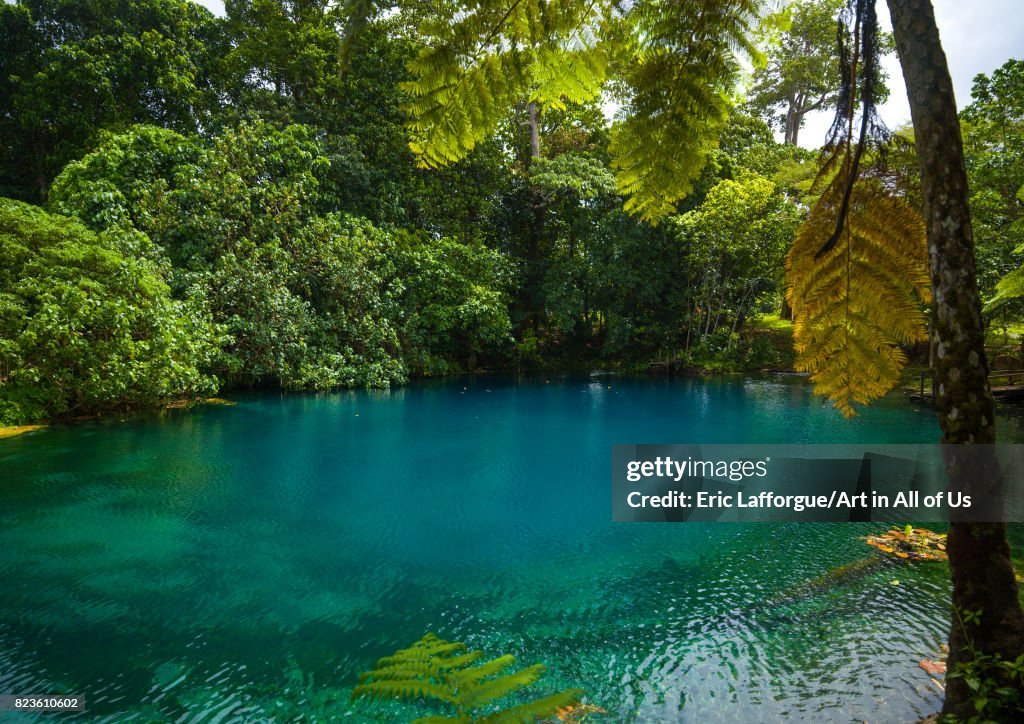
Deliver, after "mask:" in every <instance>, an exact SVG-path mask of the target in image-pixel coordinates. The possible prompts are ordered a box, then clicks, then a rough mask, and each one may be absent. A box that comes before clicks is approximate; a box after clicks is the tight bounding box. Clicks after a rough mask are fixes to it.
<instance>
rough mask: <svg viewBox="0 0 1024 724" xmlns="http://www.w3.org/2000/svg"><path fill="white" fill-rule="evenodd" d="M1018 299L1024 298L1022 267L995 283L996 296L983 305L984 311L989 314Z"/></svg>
mask: <svg viewBox="0 0 1024 724" xmlns="http://www.w3.org/2000/svg"><path fill="white" fill-rule="evenodd" d="M1020 297H1024V267H1018V268H1016V269H1014V270H1013V271H1012V272H1010V273H1009V274H1007V275H1006V276H1004V277H1003V278H1002V279H1000V280H999V281H998V282H996V295H995V296H994V297H992V298H991V299H990V300H988V303H987V304H985V311H986V312H991V311H992V310H994V309H998V308H999V307H1001V306H1002V305H1003V304H1006V302H1009V301H1011V300H1013V299H1018V298H1020Z"/></svg>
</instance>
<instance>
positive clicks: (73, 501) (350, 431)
mask: <svg viewBox="0 0 1024 724" xmlns="http://www.w3.org/2000/svg"><path fill="white" fill-rule="evenodd" d="M236 399H237V400H238V404H237V405H235V406H232V407H226V406H212V405H211V406H204V407H200V408H197V409H195V410H191V411H168V412H166V413H162V414H159V415H156V414H154V415H143V416H138V417H132V418H128V419H125V420H123V421H122V420H120V419H117V418H113V419H107V420H103V421H101V422H95V423H89V424H81V425H74V426H68V427H54V428H49V429H46V430H42V431H40V432H37V433H31V434H27V435H23V436H21V437H17V438H12V439H10V440H6V441H3V442H2V443H0V481H2V482H0V581H2V585H0V693H11V694H29V693H34V694H43V693H59V694H82V695H84V696H85V697H86V701H87V711H86V712H85V713H83V714H81V715H78V717H66V716H62V717H61V718H62V719H63V718H80V719H82V720H90V721H92V720H99V721H111V722H114V721H116V722H122V721H140V722H141V721H182V722H185V721H188V722H228V721H269V720H276V721H338V720H341V721H353V722H360V721H409V720H411V719H413V718H415V717H416V716H419V715H423V714H425V713H427V712H426V711H425V710H424V709H422V708H419V707H417V706H415V705H400V706H390V705H389V706H384V705H369V704H367V703H364V702H357V703H355V704H352V703H350V702H349V695H350V693H351V687H352V686H353V685H354V683H355V682H356V679H357V677H358V674H359V672H361V671H364V670H366V669H368V668H370V667H372V665H373V663H374V662H375V661H376V659H378V658H379V657H381V656H384V655H386V654H389V653H391V652H393V651H394V650H396V649H398V648H402V647H404V646H407V645H409V644H411V643H412V642H414V641H416V640H417V639H419V638H420V637H421V636H422V635H423V634H424V633H426V632H428V631H431V632H433V633H435V634H437V635H439V636H441V637H443V638H447V639H450V640H455V641H464V642H466V643H467V644H469V645H470V646H472V647H475V648H481V649H483V650H484V651H485V652H486V653H488V654H490V655H492V656H497V655H499V654H502V653H506V652H507V653H512V654H514V655H515V656H516V657H517V659H518V660H519V662H520V663H521V664H529V663H535V662H540V663H544V664H545V665H546V666H547V667H548V669H549V671H548V675H547V676H546V677H545V678H544V679H543V680H542V681H541V683H540V684H538V685H537V686H536V687H535V688H536V692H537V694H543V693H547V692H550V691H553V690H554V689H555V688H561V687H569V686H572V687H579V688H582V689H584V690H586V691H587V694H588V698H587V700H588V701H589V702H591V703H594V704H596V705H598V706H600V707H602V708H604V709H607V710H608V711H609V712H610V713H611V715H610V716H609V717H608V718H607V719H604V720H607V721H641V722H646V721H681V722H682V721H685V722H689V721H693V722H707V721H727V722H733V721H762V722H764V721H782V720H806V721H851V720H856V721H860V720H868V721H871V722H890V721H891V722H901V721H913V720H914V719H915V718H917V717H920V716H923V715H926V714H928V713H930V712H933V711H935V710H937V709H938V707H939V705H940V703H941V694H940V692H939V691H938V689H937V687H936V686H935V685H934V684H933V683H932V682H931V681H930V680H929V677H928V675H927V674H925V672H924V671H922V670H921V669H920V668H919V667H918V661H920V660H921V659H923V658H934V657H935V656H936V655H937V651H938V647H939V644H940V643H941V642H942V641H944V639H945V635H946V628H947V621H948V614H949V607H948V606H949V604H948V598H949V580H948V572H947V570H946V568H945V566H944V564H929V563H925V564H917V565H913V566H911V565H904V566H891V567H886V568H881V569H875V570H873V571H871V572H869V573H868V574H866V575H863V576H858V577H853V578H850V579H848V580H840V581H838V582H837V583H836V584H835V585H827V586H811V587H808V586H807V585H805V584H806V583H807V582H808V581H813V580H814V579H816V578H817V577H819V576H822V575H823V574H825V573H826V572H827V571H829V570H830V569H832V568H834V567H836V566H840V565H843V564H847V563H851V562H854V561H857V560H860V559H862V558H865V557H867V556H869V555H871V549H869V548H868V547H867V546H866V545H865V544H864V542H863V541H862V540H861V539H860V537H861V536H864V535H866V534H867V533H871V532H876V531H878V530H881V529H884V527H885V526H880V525H878V524H771V525H770V524H747V525H741V524H697V523H689V524H613V523H612V522H611V447H612V445H613V444H620V443H729V442H744V443H758V442H764V443H782V442H823V443H824V442H830V443H841V442H869V443H902V442H931V441H935V440H937V437H938V427H937V423H936V420H935V417H934V414H933V413H932V412H931V411H930V410H928V409H924V410H920V409H917V408H914V407H911V406H910V405H909V404H908V403H907V402H906V401H905V400H903V399H900V398H897V399H892V400H887V401H882V402H881V403H880V404H878V405H876V406H875V407H873V408H870V409H868V410H867V411H866V412H865V414H864V415H863V416H862V417H860V418H857V419H855V420H853V421H845V420H843V419H842V418H840V417H839V416H838V415H837V414H836V413H834V412H833V411H831V410H830V409H829V408H828V407H826V406H823V405H822V402H821V400H820V399H818V398H815V397H814V396H813V395H812V394H811V390H810V387H809V386H808V385H807V384H806V382H805V381H804V380H803V379H800V378H796V377H785V376H779V377H765V378H754V379H750V378H746V379H739V378H736V379H721V380H718V379H716V380H699V379H667V380H666V379H658V380H654V379H647V378H638V379H632V378H623V377H613V376H596V375H595V376H591V377H581V378H564V379H557V380H555V379H552V380H550V381H545V380H543V379H540V380H530V381H521V380H515V379H506V378H476V379H472V380H469V379H462V380H456V379H449V380H444V381H441V382H422V383H417V384H412V385H410V386H408V387H406V388H403V389H398V390H392V391H387V392H367V391H360V392H346V393H338V394H324V395H292V396H279V395H272V394H259V395H255V394H254V395H249V396H240V397H238V398H236ZM999 424H1000V426H1001V428H1000V429H1001V431H1002V439H1003V441H1005V442H1010V441H1020V440H1024V433H1022V427H1021V420H1020V418H1019V417H1005V416H1004V417H1003V418H1001V419H1000V421H999ZM5 716H6V717H7V718H6V719H4V717H5ZM0 720H4V721H7V720H10V721H22V720H23V721H32V720H34V719H33V718H32V717H31V716H28V715H14V714H3V713H0Z"/></svg>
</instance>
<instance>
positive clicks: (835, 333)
mask: <svg viewBox="0 0 1024 724" xmlns="http://www.w3.org/2000/svg"><path fill="white" fill-rule="evenodd" d="M836 167H837V164H836V163H831V164H827V165H826V166H825V167H824V168H823V171H822V173H824V174H834V175H832V178H831V180H830V181H829V182H828V185H827V187H826V188H825V189H824V191H823V193H822V196H821V198H820V199H819V200H818V202H817V203H816V204H815V206H814V207H813V208H812V209H811V212H810V214H809V215H808V218H807V221H806V222H805V223H804V225H803V226H802V227H801V229H800V231H799V232H798V234H797V238H796V240H795V241H794V243H793V247H792V249H791V250H790V252H789V256H788V258H787V260H786V283H787V292H786V296H787V299H788V301H789V303H790V305H791V306H792V308H793V313H794V317H795V322H794V328H793V339H794V346H795V348H796V352H797V359H796V369H797V370H799V371H802V372H811V373H812V376H811V380H812V382H813V383H814V386H815V393H816V394H819V395H822V396H824V397H827V398H828V399H829V400H830V401H831V402H832V403H833V405H834V406H835V407H836V409H837V410H839V411H840V412H841V413H842V414H843V415H844V416H846V417H851V416H853V415H855V414H856V409H855V407H854V406H855V405H858V404H860V405H863V404H869V403H870V402H871V400H873V399H876V398H878V397H881V396H882V395H884V394H885V393H886V392H888V391H889V390H890V389H892V387H893V386H894V385H895V384H896V383H897V382H898V381H899V376H900V371H901V370H902V368H903V365H904V364H905V363H906V357H905V355H904V354H903V352H902V351H901V350H900V349H899V347H898V346H897V345H898V344H911V343H914V342H918V341H924V340H925V339H927V334H926V332H925V318H924V312H923V310H922V303H923V302H927V301H929V299H930V291H929V283H928V272H927V267H926V255H927V244H926V241H925V229H924V221H923V220H922V219H921V217H920V215H919V214H917V212H916V211H915V210H914V209H913V208H911V207H910V206H909V205H908V204H907V203H906V202H905V201H903V200H902V199H900V198H897V197H895V196H893V195H891V194H890V193H889V192H887V191H886V190H885V189H884V188H883V187H882V185H881V184H880V183H878V182H877V181H875V180H874V179H871V178H863V179H861V180H860V181H859V182H858V183H857V184H856V185H855V186H854V187H853V189H852V192H851V195H850V203H849V213H848V216H847V218H846V222H845V224H844V226H843V231H842V233H841V235H840V236H839V238H838V242H837V243H836V245H835V246H834V247H833V248H832V249H831V251H829V252H828V253H827V254H825V255H823V256H821V257H820V258H817V257H816V254H817V253H818V252H819V251H820V249H821V247H822V244H823V242H824V241H825V240H826V239H828V238H829V237H830V236H831V235H832V234H833V233H834V231H835V228H836V224H837V216H838V213H839V209H840V206H841V202H842V196H843V194H844V192H845V190H846V188H847V180H848V176H847V173H848V172H849V169H850V164H849V160H848V159H846V160H843V161H841V162H840V163H839V164H838V167H839V172H836Z"/></svg>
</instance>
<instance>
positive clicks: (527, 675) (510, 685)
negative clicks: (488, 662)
mask: <svg viewBox="0 0 1024 724" xmlns="http://www.w3.org/2000/svg"><path fill="white" fill-rule="evenodd" d="M545 671H547V669H546V668H545V666H544V665H543V664H533V665H532V666H527V667H525V668H523V669H520V670H519V671H516V672H513V673H511V674H506V675H505V676H499V677H497V678H495V679H487V680H485V681H480V682H477V683H476V684H475V685H472V686H471V687H470V688H469V689H466V690H464V691H462V692H460V693H459V695H458V703H459V705H460V706H463V707H469V708H473V707H478V706H482V705H484V704H488V703H490V702H492V701H494V700H495V699H500V698H502V697H504V696H508V695H509V694H511V693H513V692H516V691H519V690H520V689H522V688H525V687H527V686H529V685H530V684H532V683H534V682H535V681H537V680H538V679H540V678H541V677H542V676H544V672H545Z"/></svg>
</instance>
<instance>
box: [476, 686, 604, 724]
mask: <svg viewBox="0 0 1024 724" xmlns="http://www.w3.org/2000/svg"><path fill="white" fill-rule="evenodd" d="M583 696H584V692H583V690H582V689H567V690H566V691H560V692H558V693H557V694H552V695H551V696H545V697H544V698H543V699H537V700H536V701H531V702H527V703H526V704H520V705H519V706H514V707H512V708H510V709H503V710H502V711H498V712H495V713H493V714H491V715H490V716H485V717H484V718H483V719H480V720H479V724H532V722H534V721H536V720H537V719H544V718H546V717H549V716H551V715H552V714H557V713H558V712H559V711H560V710H562V709H568V708H570V707H573V706H576V705H577V704H579V703H580V700H581V699H582V698H583Z"/></svg>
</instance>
